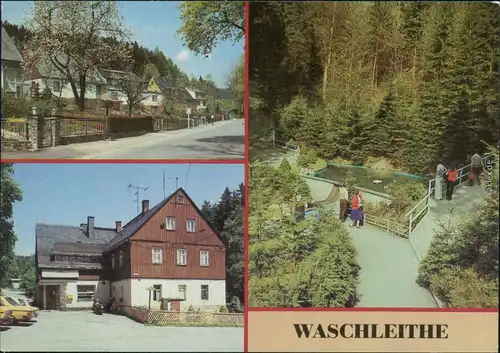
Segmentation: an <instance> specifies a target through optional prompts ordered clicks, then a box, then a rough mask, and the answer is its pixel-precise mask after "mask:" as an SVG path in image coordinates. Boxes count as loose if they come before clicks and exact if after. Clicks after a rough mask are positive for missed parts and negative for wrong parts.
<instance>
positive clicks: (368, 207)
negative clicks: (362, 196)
mask: <svg viewBox="0 0 500 353" xmlns="http://www.w3.org/2000/svg"><path fill="white" fill-rule="evenodd" d="M426 192H427V188H426V187H425V186H424V185H423V184H421V183H417V182H414V181H406V182H395V183H392V184H391V185H390V186H389V195H390V196H391V201H381V202H377V203H366V202H365V204H364V206H363V209H364V211H365V212H366V213H369V214H372V215H374V216H378V217H382V218H388V219H391V220H394V221H397V222H399V223H405V222H406V218H405V215H406V213H407V212H408V211H409V210H411V209H412V207H414V206H415V205H416V204H417V203H418V202H419V201H420V200H422V198H423V197H424V196H425V194H426Z"/></svg>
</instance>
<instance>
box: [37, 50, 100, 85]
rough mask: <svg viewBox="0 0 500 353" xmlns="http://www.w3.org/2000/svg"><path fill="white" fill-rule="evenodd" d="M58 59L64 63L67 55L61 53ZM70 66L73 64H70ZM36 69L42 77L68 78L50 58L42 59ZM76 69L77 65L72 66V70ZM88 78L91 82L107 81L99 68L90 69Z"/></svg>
mask: <svg viewBox="0 0 500 353" xmlns="http://www.w3.org/2000/svg"><path fill="white" fill-rule="evenodd" d="M57 59H58V60H59V61H61V62H62V63H64V62H65V60H66V56H63V55H60V56H58V57H57ZM70 66H72V65H71V64H70ZM36 69H37V71H38V73H39V74H40V76H42V77H48V78H60V79H66V75H63V74H62V73H61V72H60V71H59V70H58V69H56V67H55V66H54V65H53V64H52V63H51V62H50V61H49V60H40V61H39V62H38V63H37V64H36ZM75 69H76V68H75V67H70V70H72V71H73V72H74V71H76V70H75ZM86 78H87V82H89V83H101V84H104V83H106V78H105V77H104V76H103V75H102V74H101V73H100V72H99V70H97V69H91V70H89V72H88V73H87V77H86Z"/></svg>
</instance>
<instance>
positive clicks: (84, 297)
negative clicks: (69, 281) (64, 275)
mask: <svg viewBox="0 0 500 353" xmlns="http://www.w3.org/2000/svg"><path fill="white" fill-rule="evenodd" d="M76 292H77V301H78V302H91V301H92V300H93V298H94V294H95V286H89V285H84V286H78V285H77V286H76Z"/></svg>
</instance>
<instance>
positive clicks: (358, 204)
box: [349, 190, 363, 228]
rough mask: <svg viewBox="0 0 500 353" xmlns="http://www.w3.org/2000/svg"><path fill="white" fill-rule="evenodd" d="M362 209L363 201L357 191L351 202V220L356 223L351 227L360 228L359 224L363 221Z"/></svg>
mask: <svg viewBox="0 0 500 353" xmlns="http://www.w3.org/2000/svg"><path fill="white" fill-rule="evenodd" d="M362 207H363V200H362V199H361V195H360V192H359V190H356V191H355V192H354V196H353V197H352V202H351V219H352V220H353V221H354V223H353V224H350V225H349V227H354V226H356V228H359V224H360V223H361V221H362V220H363V211H362V209H361V208H362Z"/></svg>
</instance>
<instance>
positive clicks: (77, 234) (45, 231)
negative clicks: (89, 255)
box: [35, 223, 116, 265]
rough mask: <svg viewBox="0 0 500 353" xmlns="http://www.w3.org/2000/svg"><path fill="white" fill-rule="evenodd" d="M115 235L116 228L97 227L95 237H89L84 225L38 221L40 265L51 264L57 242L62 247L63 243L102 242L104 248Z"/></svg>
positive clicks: (37, 239)
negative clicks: (65, 224) (76, 225)
mask: <svg viewBox="0 0 500 353" xmlns="http://www.w3.org/2000/svg"><path fill="white" fill-rule="evenodd" d="M115 235H116V231H115V230H114V229H110V228H100V227H95V228H94V238H89V237H87V235H86V233H85V229H84V228H83V227H75V226H64V225H58V224H42V223H37V224H36V227H35V236H36V249H37V259H38V265H49V264H50V255H51V254H52V252H53V250H54V247H55V246H56V244H57V243H59V245H58V246H59V247H61V245H60V244H61V243H62V244H68V243H73V244H77V245H78V246H86V245H88V244H100V245H101V246H102V248H104V245H105V244H107V243H108V242H109V241H110V240H111V239H112V238H113V237H114V236H115ZM56 249H57V247H56Z"/></svg>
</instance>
